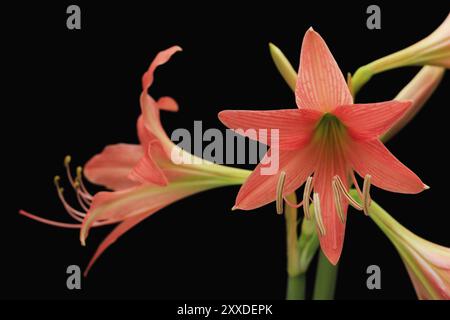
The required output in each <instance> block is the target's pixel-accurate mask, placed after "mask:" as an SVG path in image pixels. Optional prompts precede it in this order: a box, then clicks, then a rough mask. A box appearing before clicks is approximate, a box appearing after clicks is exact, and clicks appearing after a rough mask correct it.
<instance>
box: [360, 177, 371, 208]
mask: <svg viewBox="0 0 450 320" xmlns="http://www.w3.org/2000/svg"><path fill="white" fill-rule="evenodd" d="M371 179H372V176H371V175H370V174H366V176H365V177H364V184H363V191H362V194H363V199H362V200H363V210H364V214H365V215H366V216H368V215H369V207H370V203H371V202H372V199H371V198H370V180H371Z"/></svg>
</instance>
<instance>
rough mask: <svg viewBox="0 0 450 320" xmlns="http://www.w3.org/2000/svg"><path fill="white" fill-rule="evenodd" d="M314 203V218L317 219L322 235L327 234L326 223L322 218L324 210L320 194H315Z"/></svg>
mask: <svg viewBox="0 0 450 320" xmlns="http://www.w3.org/2000/svg"><path fill="white" fill-rule="evenodd" d="M313 204H314V218H315V219H316V224H317V227H318V228H319V232H320V235H321V236H322V237H323V236H324V235H325V234H326V230H325V225H324V224H323V220H322V210H321V208H320V199H319V194H318V193H314V195H313Z"/></svg>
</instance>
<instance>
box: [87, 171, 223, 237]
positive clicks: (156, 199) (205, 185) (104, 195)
mask: <svg viewBox="0 0 450 320" xmlns="http://www.w3.org/2000/svg"><path fill="white" fill-rule="evenodd" d="M220 185H221V183H220V182H217V181H215V180H212V179H210V180H207V179H205V180H203V181H199V180H197V181H184V182H173V183H170V184H168V185H167V186H155V185H149V184H147V185H140V186H137V187H133V188H129V189H126V190H121V191H115V192H99V193H97V194H95V196H94V199H93V201H92V205H91V207H90V209H89V212H88V213H87V214H86V217H85V218H84V220H83V225H82V227H81V230H80V241H81V243H82V244H84V242H85V239H86V237H87V233H88V230H89V229H90V228H91V226H92V225H93V224H94V222H97V221H98V222H104V221H110V220H113V221H119V220H125V219H129V218H132V217H137V216H140V215H142V214H144V213H150V212H152V213H154V212H156V211H158V210H159V209H160V208H163V207H166V206H168V205H169V204H171V203H173V202H175V201H178V200H180V199H182V198H185V197H187V196H190V195H193V194H195V193H198V192H200V191H204V190H207V189H210V188H214V187H218V186H220Z"/></svg>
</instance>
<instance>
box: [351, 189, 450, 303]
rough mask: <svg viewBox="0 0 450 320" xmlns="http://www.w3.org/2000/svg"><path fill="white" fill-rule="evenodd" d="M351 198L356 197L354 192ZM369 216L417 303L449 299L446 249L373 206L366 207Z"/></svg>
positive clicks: (449, 251)
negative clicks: (400, 266) (390, 248)
mask: <svg viewBox="0 0 450 320" xmlns="http://www.w3.org/2000/svg"><path fill="white" fill-rule="evenodd" d="M352 195H353V196H354V197H355V198H357V197H358V195H357V194H356V192H352ZM369 214H370V217H371V218H372V220H373V221H374V222H375V223H376V224H377V225H378V227H379V228H380V229H381V230H382V231H383V232H384V233H385V235H386V236H387V237H388V238H389V240H391V242H392V244H393V245H394V246H395V247H396V249H397V251H398V253H399V254H400V257H401V258H402V260H403V263H404V264H405V267H406V270H407V271H408V274H409V276H410V278H411V280H412V283H413V286H414V289H415V290H416V293H417V297H418V298H419V299H421V300H449V299H450V248H446V247H443V246H440V245H437V244H435V243H432V242H430V241H427V240H425V239H423V238H420V237H418V236H417V235H415V234H414V233H412V232H411V231H409V230H408V229H406V228H405V227H403V226H402V225H401V224H400V223H398V222H397V221H396V220H395V219H394V218H393V217H391V216H390V215H389V214H388V213H387V212H386V211H384V210H383V209H382V208H381V207H380V206H379V205H377V204H376V203H373V204H372V206H371V207H370V209H369Z"/></svg>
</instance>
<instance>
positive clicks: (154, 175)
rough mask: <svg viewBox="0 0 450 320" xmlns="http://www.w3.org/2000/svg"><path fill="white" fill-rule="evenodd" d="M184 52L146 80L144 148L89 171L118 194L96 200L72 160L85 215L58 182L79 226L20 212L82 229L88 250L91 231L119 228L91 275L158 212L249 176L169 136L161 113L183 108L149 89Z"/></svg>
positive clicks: (140, 125)
mask: <svg viewBox="0 0 450 320" xmlns="http://www.w3.org/2000/svg"><path fill="white" fill-rule="evenodd" d="M180 50H181V48H180V47H177V46H175V47H171V48H169V49H167V50H165V51H162V52H160V53H159V54H158V55H157V56H156V58H155V59H154V60H153V62H152V63H151V64H150V67H149V69H148V71H147V72H146V73H145V74H144V76H143V78H142V87H143V91H142V93H141V97H140V105H141V113H142V114H141V115H140V116H139V118H138V121H137V132H138V137H139V141H140V144H123V143H122V144H115V145H110V146H107V147H106V148H105V149H104V150H103V151H102V152H101V153H100V154H98V155H95V156H94V157H93V158H92V159H91V160H89V161H88V162H87V164H86V166H85V169H84V174H85V176H86V178H87V179H88V180H90V181H91V182H92V183H95V184H98V185H102V186H105V187H107V188H109V189H112V190H114V191H111V192H110V191H102V192H98V193H96V194H95V195H91V194H90V193H89V192H88V191H87V189H86V187H85V185H84V183H83V180H82V168H81V167H78V168H77V174H76V176H75V177H73V176H72V173H71V172H70V167H69V165H70V157H69V156H68V157H66V159H65V161H64V164H65V166H66V170H67V175H68V179H69V182H70V184H71V186H72V187H73V188H74V190H75V192H76V195H77V198H78V201H79V205H80V207H81V210H77V209H75V208H73V207H72V206H71V205H69V203H68V202H67V201H66V199H65V198H64V195H63V189H62V188H61V187H60V185H59V180H60V179H59V177H56V178H55V184H56V187H57V192H58V196H59V198H60V199H61V201H62V203H63V205H64V208H65V209H66V211H67V212H68V213H69V214H70V216H71V217H72V218H74V219H75V220H76V223H63V222H57V221H52V220H48V219H45V218H42V217H39V216H36V215H33V214H30V213H28V212H26V211H20V213H21V214H23V215H25V216H28V217H30V218H32V219H35V220H38V221H40V222H43V223H46V224H50V225H54V226H59V227H64V228H79V229H80V241H81V243H82V244H83V245H84V244H85V241H86V238H87V235H88V231H89V229H90V228H91V227H97V226H103V225H108V224H116V223H118V225H117V226H116V227H115V229H114V230H113V231H112V232H111V233H110V234H109V235H108V236H107V237H106V238H105V239H104V240H103V242H102V243H101V244H100V246H99V247H98V249H97V251H96V253H95V254H94V256H93V258H92V259H91V261H90V263H89V265H88V267H87V269H86V273H87V272H88V271H89V269H90V268H91V266H92V265H93V263H94V262H95V261H96V259H97V258H98V257H99V256H100V255H101V254H102V253H103V252H104V251H105V250H106V249H107V248H108V247H109V246H110V245H111V244H112V243H114V242H115V241H116V240H117V238H119V237H120V236H121V235H122V234H123V233H125V232H126V231H128V230H129V229H131V228H132V227H134V226H135V225H136V224H138V223H139V222H141V221H142V220H144V219H146V218H147V217H149V216H150V215H152V214H154V213H155V212H157V211H158V210H160V209H162V208H164V207H166V206H168V205H170V204H171V203H173V202H175V201H178V200H180V199H182V198H185V197H188V196H190V195H193V194H195V193H198V192H201V191H205V190H208V189H212V188H217V187H221V186H227V185H239V184H242V182H243V181H244V180H245V178H246V177H247V176H248V174H249V172H248V171H246V170H241V169H236V168H231V167H225V166H221V165H217V164H214V163H211V162H208V161H205V160H203V159H200V158H197V157H196V156H194V155H192V154H190V153H188V152H186V151H184V150H182V149H181V148H179V147H177V146H175V145H174V144H173V143H172V141H171V140H170V138H169V137H168V136H167V134H166V132H165V131H164V129H163V127H162V125H161V122H160V116H159V113H160V110H167V111H177V110H178V105H177V103H176V102H175V100H174V99H172V98H170V97H162V98H160V99H158V100H155V99H153V98H152V97H151V96H150V95H149V94H148V93H147V90H148V89H149V87H150V86H151V84H152V82H153V75H154V72H155V69H156V68H157V67H158V66H160V65H162V64H164V63H166V62H167V61H168V60H169V59H170V57H171V56H172V55H173V54H174V53H176V52H178V51H180ZM174 157H176V159H174ZM174 160H176V161H174ZM180 160H183V161H180Z"/></svg>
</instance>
